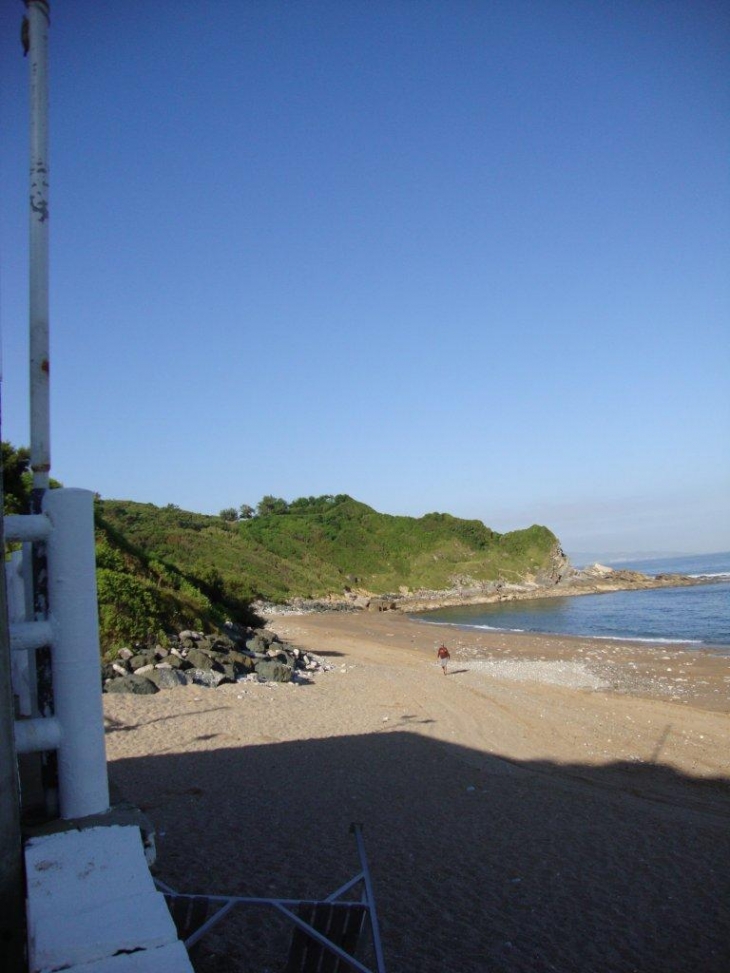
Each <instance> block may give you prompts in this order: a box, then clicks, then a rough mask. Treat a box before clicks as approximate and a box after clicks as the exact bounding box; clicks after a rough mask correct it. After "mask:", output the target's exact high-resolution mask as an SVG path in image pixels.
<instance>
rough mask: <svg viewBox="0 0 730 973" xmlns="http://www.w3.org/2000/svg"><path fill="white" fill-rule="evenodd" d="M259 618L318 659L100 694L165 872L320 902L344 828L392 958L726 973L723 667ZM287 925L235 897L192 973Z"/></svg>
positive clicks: (505, 640) (469, 635) (381, 621)
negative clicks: (305, 666) (238, 675)
mask: <svg viewBox="0 0 730 973" xmlns="http://www.w3.org/2000/svg"><path fill="white" fill-rule="evenodd" d="M270 625H271V627H272V628H274V629H275V630H276V631H277V632H278V633H279V634H280V635H281V637H282V638H284V639H286V640H287V641H291V642H293V643H294V644H295V645H299V646H300V647H302V648H306V649H309V650H312V651H314V652H316V653H318V654H319V655H320V656H322V658H323V659H324V660H325V661H326V662H327V664H328V665H329V666H331V668H330V669H329V670H327V671H322V672H316V673H314V674H313V675H312V676H311V679H310V680H309V681H308V682H305V683H301V684H299V685H271V684H253V683H239V684H237V685H235V686H233V685H229V686H221V687H219V688H218V689H217V690H206V689H201V688H198V687H185V688H181V689H178V690H172V691H168V692H163V693H159V694H157V695H156V696H151V697H135V696H105V697H104V702H105V712H106V717H107V731H108V732H107V750H108V756H109V760H110V774H111V777H112V780H113V781H114V782H115V783H116V784H117V785H118V786H119V787H120V788H121V789H122V791H123V792H124V794H125V796H126V797H127V798H128V799H129V800H131V801H133V802H135V803H137V804H138V805H140V806H142V807H143V808H144V809H145V810H146V811H147V813H148V815H149V816H150V818H151V819H152V821H153V822H154V824H155V826H156V828H157V830H158V869H159V873H160V876H161V877H162V878H163V879H164V880H165V881H166V882H168V883H169V884H170V885H172V886H173V887H176V888H179V889H180V890H182V891H191V892H195V891H198V892H200V891H208V892H227V893H235V894H240V895H259V896H261V895H265V896H287V897H293V896H302V897H316V896H324V895H326V894H328V893H329V892H331V891H332V890H333V889H335V888H337V887H338V886H340V885H341V884H342V883H343V882H345V881H346V880H347V879H348V878H349V877H350V876H351V875H352V874H354V873H355V872H356V871H357V857H356V854H355V848H354V844H353V841H352V838H351V837H350V836H349V834H348V828H349V824H350V822H351V821H361V822H362V823H363V825H364V833H365V843H366V847H367V851H368V856H369V860H370V864H371V868H372V874H373V882H374V887H375V893H376V900H377V905H378V913H379V917H380V923H381V929H382V935H383V947H384V951H385V958H386V961H387V966H388V970H389V971H390V973H394V971H402V973H411V971H412V973H416V971H423V973H436V971H452V970H453V971H454V973H456V971H468V973H471V971H474V973H477V971H480V973H481V971H484V973H487V971H504V973H507V971H510V973H520V971H535V973H537V971H546V970H559V971H561V973H570V971H576V973H577V971H581V973H583V971H585V973H588V971H591V973H594V971H607V973H609V971H616V973H619V971H621V973H624V971H626V973H628V971H641V973H653V971H656V973H659V971H662V973H670V971H686V973H690V971H692V973H694V971H697V970H703V971H710V973H714V971H716V973H720V971H722V973H726V970H727V969H728V968H730V914H729V911H728V902H729V901H730V879H729V878H728V875H729V874H730V869H729V868H728V865H729V864H730V835H729V829H728V823H729V819H730V747H729V746H728V743H730V732H729V731H730V714H729V706H728V693H729V688H730V659H727V658H722V657H719V656H713V655H710V654H707V653H700V652H696V651H694V650H685V649H681V648H680V647H678V646H676V645H671V646H656V647H651V648H647V646H646V645H645V644H632V643H626V642H616V643H613V642H610V641H603V640H600V641H599V640H588V639H569V638H559V637H555V638H553V637H550V638H548V637H534V636H523V635H516V634H515V635H513V634H500V633H494V632H489V633H482V632H467V631H463V630H458V629H454V628H451V627H448V628H447V627H441V626H438V627H437V626H432V625H430V624H425V623H423V622H417V621H411V620H409V619H408V618H406V617H404V616H401V615H397V614H392V613H383V614H376V613H372V614H371V613H363V614H358V613H353V614H348V613H328V614H312V615H301V616H296V615H282V616H275V617H273V618H272V619H271V620H270ZM442 637H444V638H445V639H446V642H447V645H448V646H449V648H450V650H451V653H452V660H451V665H450V668H449V674H448V676H447V677H446V678H445V677H444V676H443V674H442V672H441V670H440V668H439V666H438V664H437V662H436V655H435V649H436V646H437V645H438V644H439V642H440V640H441V638H442ZM282 922H283V920H282ZM288 937H289V932H288V930H287V929H286V928H283V927H282V925H281V924H280V923H279V921H278V920H274V921H270V920H269V918H268V916H267V914H265V913H262V912H261V911H257V912H252V913H250V914H246V913H243V912H241V913H240V914H239V913H236V912H234V913H232V914H231V915H229V916H228V917H227V918H226V919H225V920H224V921H223V922H222V923H221V925H220V926H219V927H218V929H217V930H216V931H215V932H213V933H211V934H210V935H209V936H208V937H206V939H204V940H203V943H202V944H201V948H200V952H199V954H198V955H197V956H196V958H195V963H196V969H197V970H198V971H199V973H220V971H248V970H251V971H254V970H255V971H257V973H264V971H265V970H270V971H274V970H278V969H281V962H282V956H283V955H284V954H285V952H286V943H287V940H288Z"/></svg>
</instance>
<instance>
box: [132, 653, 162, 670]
mask: <svg viewBox="0 0 730 973" xmlns="http://www.w3.org/2000/svg"><path fill="white" fill-rule="evenodd" d="M155 661H156V660H155V653H154V652H139V653H138V654H137V655H133V656H132V657H131V659H130V660H129V668H130V669H131V670H132V672H136V671H137V669H141V668H142V666H153V665H154V664H155Z"/></svg>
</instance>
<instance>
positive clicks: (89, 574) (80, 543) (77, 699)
mask: <svg viewBox="0 0 730 973" xmlns="http://www.w3.org/2000/svg"><path fill="white" fill-rule="evenodd" d="M43 512H44V513H45V514H47V516H48V517H49V519H50V521H51V524H52V525H53V529H52V530H51V532H50V534H49V537H48V541H47V548H48V601H49V620H50V622H51V627H52V629H53V652H52V659H53V702H54V711H55V716H56V719H57V720H58V723H59V724H60V727H61V740H60V746H59V748H58V778H59V797H60V810H61V817H62V818H79V817H86V816H87V815H89V814H103V813H104V812H105V811H107V810H108V809H109V782H108V777H107V769H106V752H105V749H104V713H103V707H102V701H101V673H100V671H99V665H100V655H99V622H98V616H97V597H96V560H95V549H94V494H93V493H92V492H91V490H77V489H62V490H48V491H47V492H46V494H45V496H44V498H43Z"/></svg>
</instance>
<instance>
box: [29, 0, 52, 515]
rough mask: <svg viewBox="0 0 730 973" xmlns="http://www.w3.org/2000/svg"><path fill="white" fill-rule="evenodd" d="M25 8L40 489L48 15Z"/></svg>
mask: <svg viewBox="0 0 730 973" xmlns="http://www.w3.org/2000/svg"><path fill="white" fill-rule="evenodd" d="M26 6H27V8H28V38H29V52H28V53H29V58H28V59H29V62H30V281H29V283H30V463H31V467H32V469H33V489H34V490H39V491H43V490H46V489H47V488H48V482H49V470H50V468H51V445H50V440H51V437H50V382H49V372H50V368H49V340H48V332H49V313H48V307H49V302H48V222H49V221H48V215H49V212H48V27H49V23H50V14H49V5H48V3H47V2H46V0H26ZM39 506H40V504H39ZM36 512H37V511H36Z"/></svg>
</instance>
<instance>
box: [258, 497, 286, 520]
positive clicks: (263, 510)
mask: <svg viewBox="0 0 730 973" xmlns="http://www.w3.org/2000/svg"><path fill="white" fill-rule="evenodd" d="M288 510H289V504H288V503H287V502H286V500H282V498H281V497H272V496H269V495H267V496H265V497H262V498H261V499H260V500H259V502H258V504H257V506H256V513H257V514H258V516H259V517H268V516H269V515H270V514H285V513H286V512H287V511H288Z"/></svg>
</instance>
